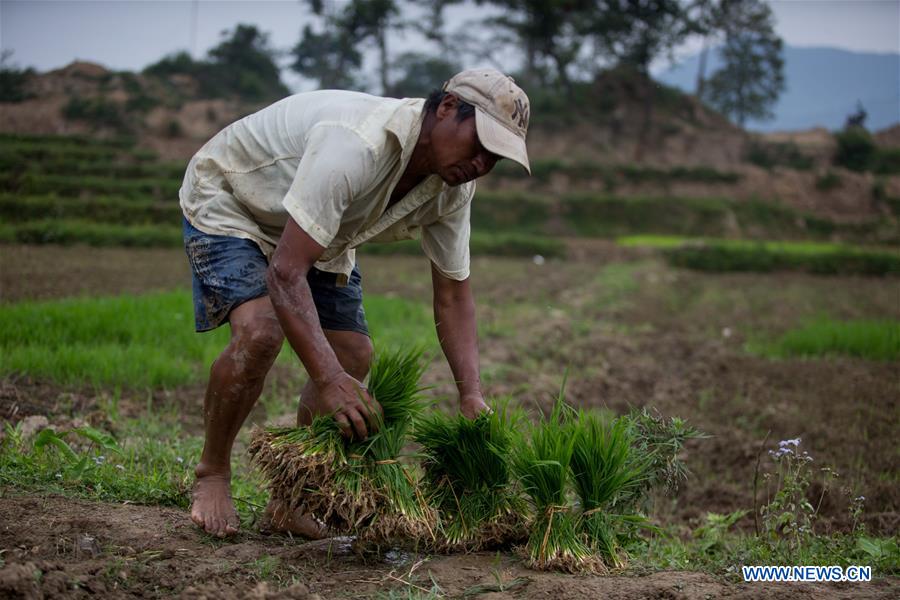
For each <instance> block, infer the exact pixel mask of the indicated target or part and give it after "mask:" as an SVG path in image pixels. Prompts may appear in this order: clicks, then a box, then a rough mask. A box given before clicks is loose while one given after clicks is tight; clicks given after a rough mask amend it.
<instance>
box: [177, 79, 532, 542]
mask: <svg viewBox="0 0 900 600" xmlns="http://www.w3.org/2000/svg"><path fill="white" fill-rule="evenodd" d="M528 111H529V103H528V98H527V96H526V95H525V93H524V92H523V91H522V90H521V89H519V87H518V86H516V85H515V83H514V82H513V80H512V78H510V77H507V76H505V75H503V74H502V73H499V72H498V71H494V70H492V69H476V70H468V71H464V72H462V73H459V74H457V75H456V76H454V77H453V78H452V79H450V80H449V81H448V82H447V83H446V84H445V85H444V87H443V90H442V91H437V92H435V93H433V94H432V95H431V96H430V97H429V99H428V100H423V99H403V100H396V99H389V98H378V97H374V96H369V95H366V94H360V93H355V92H344V91H330V90H329V91H317V92H310V93H305V94H296V95H294V96H291V97H288V98H285V99H283V100H281V101H279V102H276V103H275V104H273V105H271V106H269V107H267V108H265V109H263V110H261V111H259V112H257V113H255V114H252V115H250V116H248V117H245V118H244V119H241V120H240V121H237V122H236V123H233V124H232V125H229V126H228V127H226V128H225V129H224V130H222V131H221V132H220V133H219V134H217V135H216V136H215V137H214V138H213V139H212V140H210V141H209V142H207V144H206V145H204V146H203V148H201V149H200V151H199V152H197V154H196V155H195V156H194V158H193V159H192V160H191V162H190V164H189V165H188V169H187V173H186V174H185V178H184V184H183V185H182V187H181V190H180V193H179V196H180V199H181V207H182V210H183V212H184V217H185V219H184V237H185V248H186V251H187V254H188V259H189V262H190V264H191V269H192V271H193V282H194V283H193V285H194V307H195V316H196V329H197V331H207V330H210V329H213V328H215V327H218V326H219V325H221V324H222V323H224V322H226V321H227V322H228V323H229V324H230V326H231V339H230V342H229V344H228V346H227V347H226V348H225V350H224V351H223V352H222V354H221V355H220V356H219V357H218V358H217V359H216V361H215V362H214V363H213V365H212V368H211V370H210V378H209V384H208V386H207V390H206V396H205V400H204V419H205V428H206V438H205V443H204V446H203V453H202V455H201V458H200V462H199V463H198V465H197V468H196V470H195V473H196V477H197V479H196V482H195V484H194V491H193V503H192V507H191V518H192V520H193V521H194V522H195V523H196V524H197V525H198V526H200V527H202V528H203V529H205V530H206V531H207V532H209V533H211V534H213V535H217V536H222V537H224V536H226V535H230V534H233V533H235V532H236V531H237V529H238V518H237V514H236V512H235V509H234V505H233V504H232V500H231V496H230V487H231V485H230V476H231V448H232V444H233V442H234V439H235V436H236V435H237V433H238V430H239V429H240V427H241V425H242V424H243V422H244V420H245V419H246V417H247V415H248V413H249V412H250V410H251V408H252V407H253V405H254V404H255V403H256V401H257V399H258V398H259V395H260V392H261V391H262V386H263V382H264V380H265V377H266V373H267V372H268V371H269V369H270V367H271V366H272V363H273V362H274V360H275V357H276V356H277V355H278V352H279V350H280V349H281V346H282V342H283V340H284V338H285V337H287V340H288V342H289V343H290V345H291V347H292V348H293V349H294V351H295V352H296V353H297V355H298V356H299V357H300V360H301V361H302V362H303V365H304V366H305V368H306V370H307V373H308V374H309V382H308V383H307V384H306V386H305V387H304V388H303V390H302V392H301V395H300V406H299V409H298V412H297V421H298V423H300V424H307V423H309V422H310V421H311V419H312V417H313V416H314V415H324V414H331V415H333V416H334V418H335V420H336V421H337V422H338V424H339V425H340V426H341V429H342V431H343V432H344V434H345V435H347V436H351V435H354V436H357V437H358V438H365V437H367V435H368V433H369V432H370V431H372V430H373V427H374V426H375V424H376V422H377V418H375V417H374V415H376V414H377V413H378V411H380V407H379V406H378V404H377V402H375V401H374V400H373V399H372V398H371V397H370V396H369V394H368V392H367V391H366V389H365V387H364V386H363V384H362V383H361V382H362V381H363V380H364V379H365V377H366V374H367V373H368V370H369V364H370V362H371V359H372V343H371V341H370V339H369V335H368V328H367V324H366V319H365V314H364V313H363V307H362V286H361V276H360V273H359V269H358V268H357V267H356V264H355V250H354V249H355V248H356V247H358V246H360V245H361V244H363V243H365V242H368V241H379V242H383V241H393V240H400V239H409V238H412V237H414V236H415V235H417V234H420V235H421V239H422V248H423V250H424V253H425V255H426V256H427V257H428V258H429V260H430V261H431V273H432V281H433V288H434V317H435V324H436V326H437V332H438V338H439V339H440V343H441V347H442V349H443V351H444V354H445V356H446V358H447V361H448V363H449V365H450V368H451V370H452V372H453V375H454V378H455V380H456V382H457V387H458V389H459V409H460V411H461V412H462V413H463V414H464V415H466V416H468V417H474V416H475V415H477V414H478V413H479V412H481V411H483V410H485V409H486V408H487V407H486V405H485V402H484V398H483V396H482V392H481V387H480V379H479V367H478V347H477V342H476V326H475V303H474V300H473V298H472V292H471V289H470V287H469V209H470V203H471V201H472V196H473V194H474V192H475V184H474V179H476V178H477V177H481V176H482V175H485V174H487V173H488V172H489V171H490V170H491V169H492V168H493V166H494V164H495V163H496V162H497V160H499V159H500V158H509V159H511V160H513V161H515V162H517V163H519V164H521V165H522V166H523V167H524V168H525V169H526V170H528V169H529V165H528V156H527V153H526V148H525V135H526V132H527V128H528V117H529V115H528ZM267 514H268V515H269V517H270V519H271V522H272V526H273V527H274V528H277V529H283V530H288V531H292V532H294V533H301V534H305V535H315V533H316V530H315V523H314V522H313V521H312V520H311V519H309V518H306V517H303V516H302V515H292V514H287V512H286V510H284V507H279V506H273V505H270V506H269V507H268V509H267Z"/></svg>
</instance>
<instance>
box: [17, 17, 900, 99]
mask: <svg viewBox="0 0 900 600" xmlns="http://www.w3.org/2000/svg"><path fill="white" fill-rule="evenodd" d="M771 5H772V8H773V11H774V13H775V17H776V22H777V25H776V29H777V31H778V33H779V34H780V35H781V37H782V38H783V39H784V40H785V42H786V43H787V44H790V45H794V46H830V47H835V48H843V49H847V50H856V51H868V52H891V53H898V52H900V0H773V1H772V2H771ZM305 6H306V5H305V3H303V4H301V2H299V1H298V0H255V1H248V0H233V1H222V0H199V1H197V2H194V1H190V0H168V1H164V0H147V1H137V0H106V1H103V0H0V47H2V48H3V50H12V51H13V52H14V54H13V56H12V59H11V62H13V63H14V64H16V65H18V66H22V67H25V66H31V67H35V68H37V69H38V70H40V71H46V70H49V69H53V68H57V67H61V66H64V65H66V64H68V63H70V62H71V61H73V60H75V59H81V60H89V61H93V62H98V63H101V64H103V65H105V66H107V67H110V68H113V69H127V70H138V69H141V68H143V67H145V66H146V65H148V64H150V63H152V62H155V61H157V60H159V59H160V58H161V57H162V56H164V55H165V54H168V53H171V52H175V51H178V50H192V51H193V53H194V55H195V56H196V57H198V58H199V57H202V56H203V55H205V53H206V50H207V49H209V48H210V47H211V46H213V45H215V44H216V43H217V42H218V41H219V35H220V32H221V31H222V30H224V29H229V28H233V27H234V26H235V25H236V24H238V23H248V24H255V25H256V26H257V27H259V28H260V29H261V30H262V31H265V32H268V33H269V34H270V41H271V43H272V45H273V46H274V47H276V48H281V49H285V50H287V49H289V48H290V47H292V46H293V45H294V44H295V43H296V42H297V40H298V38H299V34H300V30H301V28H302V27H303V25H304V24H306V23H308V22H310V15H309V13H308V11H307V10H306V8H305ZM481 10H482V9H479V8H476V7H474V6H468V7H462V8H454V9H451V10H450V11H449V14H448V24H449V26H450V27H449V28H450V29H455V28H456V27H459V26H461V25H462V24H463V23H465V22H466V21H467V20H469V19H472V18H476V17H477V16H478V15H479V14H481V13H480V12H479V11H481ZM193 15H195V18H194V17H193ZM404 17H405V18H408V19H415V18H416V14H415V12H409V13H407V14H404ZM192 23H196V28H194V27H193V26H192ZM194 29H195V33H193V30H194ZM391 43H392V49H394V50H403V49H414V48H416V47H417V46H419V45H421V39H420V38H416V37H415V36H412V35H408V36H407V37H406V39H402V40H392V41H391ZM693 50H694V48H692V47H685V48H682V49H681V50H680V51H679V53H680V54H684V53H689V52H691V51H693ZM466 66H477V65H466ZM659 66H661V65H659ZM285 80H286V81H287V83H288V84H289V85H290V86H291V87H292V88H294V89H295V90H299V89H303V88H304V87H306V86H305V85H304V84H303V83H302V82H301V81H300V80H299V79H297V78H296V77H295V76H291V75H290V74H289V73H287V72H285Z"/></svg>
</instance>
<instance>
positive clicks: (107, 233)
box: [0, 219, 184, 248]
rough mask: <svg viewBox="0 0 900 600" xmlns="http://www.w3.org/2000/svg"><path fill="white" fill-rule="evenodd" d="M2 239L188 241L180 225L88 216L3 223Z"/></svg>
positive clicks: (169, 244)
mask: <svg viewBox="0 0 900 600" xmlns="http://www.w3.org/2000/svg"><path fill="white" fill-rule="evenodd" d="M176 223H178V222H177V221H176ZM0 242H6V243H19V244H60V245H63V246H71V245H75V244H84V245H87V246H94V247H113V246H115V247H133V248H159V247H163V248H177V247H179V246H181V245H183V244H184V238H183V235H182V231H181V227H180V226H178V225H156V224H144V225H116V224H114V223H98V222H95V221H90V220H85V219H45V220H40V221H25V222H22V223H0Z"/></svg>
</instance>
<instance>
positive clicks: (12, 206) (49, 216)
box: [0, 193, 182, 240]
mask: <svg viewBox="0 0 900 600" xmlns="http://www.w3.org/2000/svg"><path fill="white" fill-rule="evenodd" d="M0 218H2V219H3V220H4V222H5V223H7V224H8V225H12V224H17V226H16V227H15V228H14V231H21V232H23V233H22V234H21V235H22V236H23V237H25V236H26V234H25V233H24V232H25V231H33V232H38V231H45V232H48V233H47V234H46V235H49V232H54V231H58V232H62V231H63V230H64V228H65V227H66V226H67V225H69V226H70V227H72V230H71V233H69V234H68V235H69V236H70V237H71V238H72V239H76V240H77V239H78V238H79V237H83V238H85V239H92V236H89V235H86V234H84V233H81V232H79V230H78V224H77V221H88V223H82V224H81V227H83V228H87V226H88V225H97V224H101V223H114V224H116V225H119V226H122V225H126V226H130V225H147V224H153V223H159V224H164V223H165V224H169V229H175V227H173V226H172V224H176V223H179V222H180V221H181V218H182V217H181V207H180V206H178V202H177V199H174V198H173V199H171V200H169V201H167V202H166V201H161V200H153V199H150V198H146V199H144V198H141V199H127V198H117V197H95V198H84V199H79V200H73V199H71V198H59V197H57V196H49V195H48V196H19V195H15V194H9V193H6V194H0ZM67 222H74V223H67ZM29 223H30V224H29ZM116 229H118V228H116ZM100 231H102V234H103V235H98V236H96V237H98V238H99V239H102V238H107V237H112V238H113V239H117V238H116V236H115V234H114V233H112V234H110V232H108V231H106V230H98V232H100ZM13 235H15V233H14V234H13ZM27 235H32V236H34V235H36V234H27ZM56 235H57V236H59V235H60V234H59V233H57V234H56Z"/></svg>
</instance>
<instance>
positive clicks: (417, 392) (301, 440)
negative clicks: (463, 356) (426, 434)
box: [250, 351, 434, 543]
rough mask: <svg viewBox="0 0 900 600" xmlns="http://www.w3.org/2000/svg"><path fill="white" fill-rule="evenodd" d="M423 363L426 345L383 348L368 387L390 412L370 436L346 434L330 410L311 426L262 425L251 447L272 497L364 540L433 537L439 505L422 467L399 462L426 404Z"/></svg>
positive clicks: (331, 527)
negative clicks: (428, 496)
mask: <svg viewBox="0 0 900 600" xmlns="http://www.w3.org/2000/svg"><path fill="white" fill-rule="evenodd" d="M424 368H425V365H424V364H423V361H422V355H421V352H420V351H410V352H405V353H404V352H394V353H384V354H379V356H378V357H377V358H376V360H375V361H374V363H373V365H372V369H371V373H370V376H369V384H368V388H369V391H370V392H371V394H372V396H373V397H374V398H375V399H376V400H377V401H378V403H379V404H380V405H381V407H382V409H383V415H382V418H381V422H380V427H379V430H378V432H377V433H375V434H373V435H371V436H369V438H368V439H366V440H363V441H347V440H345V439H344V438H343V437H342V436H341V432H340V429H339V427H338V425H337V423H336V422H335V420H334V419H333V418H332V417H331V416H330V415H324V416H319V417H316V418H315V419H313V421H312V423H311V424H310V425H309V426H308V427H290V428H270V429H266V430H257V431H256V432H255V433H254V435H253V439H252V442H251V446H250V453H251V455H252V456H253V459H254V461H255V462H256V463H257V464H258V465H259V466H260V467H261V468H262V470H263V472H264V473H265V474H266V475H267V476H268V478H269V480H270V484H269V489H270V492H271V495H272V498H273V499H275V500H280V501H282V502H284V503H285V504H286V505H287V506H288V508H289V509H290V510H292V511H293V510H300V511H302V512H305V513H308V514H311V515H313V516H314V517H316V518H317V519H319V520H321V521H322V522H323V523H324V524H325V525H326V526H327V527H328V529H329V530H330V531H331V532H332V533H353V534H356V535H357V536H358V540H359V541H360V542H363V543H366V542H372V543H380V542H385V541H396V540H402V539H414V540H415V539H419V538H424V537H427V536H429V535H430V534H431V531H432V525H431V523H430V521H432V520H433V518H434V517H433V511H432V510H431V509H430V508H429V507H428V506H427V504H426V503H425V501H424V498H423V497H422V496H421V494H420V493H419V489H418V482H417V481H416V476H415V472H414V471H413V470H412V469H411V468H410V467H409V466H407V465H404V464H403V463H401V461H400V458H401V454H402V451H403V448H404V446H405V445H406V443H407V441H408V434H409V433H410V431H411V427H412V424H413V422H414V421H415V420H416V419H417V418H418V417H419V415H420V414H421V411H422V408H423V397H422V394H421V392H422V391H423V388H422V387H421V386H420V384H419V380H420V378H421V376H422V373H423V371H424Z"/></svg>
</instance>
